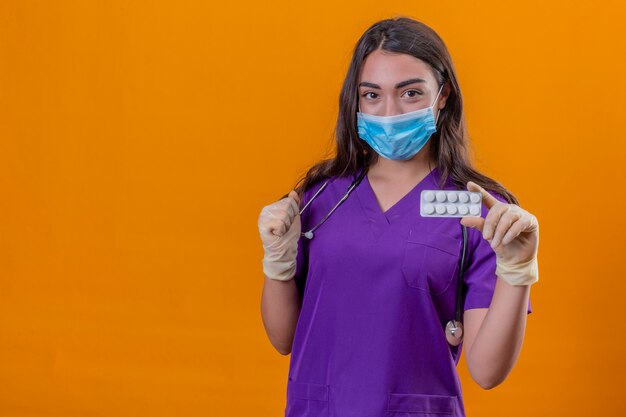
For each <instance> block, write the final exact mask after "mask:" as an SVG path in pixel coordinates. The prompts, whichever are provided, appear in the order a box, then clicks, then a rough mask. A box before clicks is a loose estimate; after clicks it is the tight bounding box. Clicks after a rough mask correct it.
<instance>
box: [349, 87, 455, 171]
mask: <svg viewBox="0 0 626 417" xmlns="http://www.w3.org/2000/svg"><path fill="white" fill-rule="evenodd" d="M443 86H444V84H442V85H441V87H440V88H439V92H438V93H437V97H435V101H434V102H433V104H432V105H431V106H430V107H426V108H424V109H419V110H415V111H412V112H408V113H403V114H397V115H394V116H375V115H373V114H365V113H361V107H360V106H359V111H358V112H357V114H356V115H357V127H358V133H359V137H360V138H361V139H363V140H364V141H365V142H367V143H368V144H369V145H370V146H371V147H372V149H374V150H375V151H376V152H378V154H379V155H381V156H383V157H385V158H387V159H395V160H407V159H411V158H412V157H413V156H415V155H416V154H417V153H418V152H419V151H420V149H422V148H423V147H424V145H426V142H428V139H430V136H431V135H432V134H433V133H435V132H436V131H437V120H436V119H435V117H434V113H433V112H434V110H433V106H434V105H435V103H436V102H437V99H438V98H439V94H440V93H441V90H442V89H443ZM437 118H439V112H437Z"/></svg>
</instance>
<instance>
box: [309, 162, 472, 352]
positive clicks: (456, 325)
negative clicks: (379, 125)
mask: <svg viewBox="0 0 626 417" xmlns="http://www.w3.org/2000/svg"><path fill="white" fill-rule="evenodd" d="M365 175H367V168H364V169H363V171H362V172H361V174H360V175H359V177H358V178H357V177H356V176H355V175H354V176H353V177H354V179H353V181H352V183H351V184H350V186H349V187H348V190H347V191H346V193H345V194H344V195H343V197H341V200H339V202H338V203H337V204H335V206H334V207H333V208H332V209H331V210H330V211H329V212H328V214H326V216H324V218H322V220H321V221H320V222H319V223H318V224H316V225H315V227H313V228H312V229H311V230H309V231H307V232H302V233H300V235H301V236H304V237H306V238H307V239H309V240H311V239H313V237H314V233H313V232H315V230H317V228H318V227H320V226H321V225H322V224H323V223H324V222H325V221H326V219H328V217H330V215H331V214H333V212H334V211H335V210H336V209H337V207H339V205H340V204H341V203H343V202H344V201H345V200H346V199H347V198H348V196H349V195H350V193H351V192H352V191H353V190H354V189H355V188H356V187H357V186H358V185H359V184H360V183H361V181H363V178H365ZM329 181H330V179H328V180H326V182H324V184H322V186H321V187H320V188H319V190H317V192H316V193H315V194H314V195H313V197H311V199H310V200H309V201H308V202H307V203H306V205H305V206H304V207H302V210H300V215H302V213H303V212H304V210H306V208H307V207H308V206H309V204H311V202H313V200H315V198H316V197H317V196H318V195H319V194H320V193H321V192H322V190H324V188H326V185H327V184H328V182H329ZM461 227H462V228H463V251H462V254H461V265H460V267H459V274H458V285H457V292H456V294H457V296H456V308H455V313H454V320H449V321H448V323H446V327H445V334H446V340H447V341H448V343H449V344H450V345H451V346H458V345H460V344H461V342H462V341H463V323H462V322H461V314H462V311H463V273H464V272H465V259H466V253H467V227H466V226H463V225H461Z"/></svg>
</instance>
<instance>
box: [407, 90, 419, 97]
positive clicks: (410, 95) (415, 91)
mask: <svg viewBox="0 0 626 417" xmlns="http://www.w3.org/2000/svg"><path fill="white" fill-rule="evenodd" d="M410 93H415V94H410ZM406 94H408V96H409V97H417V96H418V95H419V96H421V95H422V93H421V92H420V91H417V90H408V91H407V92H406Z"/></svg>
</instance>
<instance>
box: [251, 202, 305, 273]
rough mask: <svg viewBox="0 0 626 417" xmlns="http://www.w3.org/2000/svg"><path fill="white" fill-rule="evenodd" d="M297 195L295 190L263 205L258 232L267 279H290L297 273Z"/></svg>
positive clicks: (298, 213) (298, 209) (298, 224)
mask: <svg viewBox="0 0 626 417" xmlns="http://www.w3.org/2000/svg"><path fill="white" fill-rule="evenodd" d="M299 205H300V198H299V197H298V193H296V192H295V190H292V191H291V192H289V195H288V196H287V197H285V198H283V199H282V200H278V201H277V202H275V203H273V204H270V205H268V206H265V207H263V209H262V210H261V214H260V215H259V221H258V225H259V233H260V235H261V241H262V242H263V249H264V250H265V256H264V257H263V272H264V273H265V275H266V276H267V277H268V278H270V279H275V280H278V281H289V280H290V279H293V277H294V276H295V275H296V255H297V254H298V239H299V238H300V233H301V225H300V207H299Z"/></svg>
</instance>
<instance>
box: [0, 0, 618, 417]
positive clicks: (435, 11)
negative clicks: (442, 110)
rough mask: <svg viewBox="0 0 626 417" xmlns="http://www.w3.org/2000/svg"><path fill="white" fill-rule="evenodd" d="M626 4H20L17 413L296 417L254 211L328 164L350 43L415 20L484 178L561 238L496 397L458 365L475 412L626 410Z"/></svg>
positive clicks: (14, 239)
mask: <svg viewBox="0 0 626 417" xmlns="http://www.w3.org/2000/svg"><path fill="white" fill-rule="evenodd" d="M625 12H626V10H625V6H624V5H623V2H621V1H604V2H602V1H600V2H588V1H576V2H572V1H564V0H562V1H545V0H541V1H536V0H532V1H524V2H508V3H507V4H506V5H504V4H503V3H502V2H500V1H489V2H487V1H483V2H476V1H471V2H470V1H455V2H443V3H442V2H415V1H402V2H400V1H396V2H393V1H390V2H381V1H343V2H337V1H322V2H319V1H318V2H315V3H313V2H296V1H274V2H269V3H267V2H249V3H242V2H225V3H223V4H221V3H215V2H211V1H170V2H156V1H17V0H16V1H8V0H4V1H2V2H0V135H1V136H0V191H1V194H0V415H1V416H139V415H145V416H148V415H149V416H174V415H186V416H196V415H197V416H207V415H210V416H222V415H228V416H239V415H241V416H250V415H255V416H279V415H282V413H283V410H284V406H285V387H286V381H287V371H288V363H289V357H288V356H281V355H280V354H279V353H277V352H276V351H275V350H274V349H273V347H272V346H271V344H270V343H269V340H268V339H267V336H266V334H265V331H264V329H263V325H262V322H261V315H260V296H261V290H262V286H263V273H262V269H261V259H262V256H263V251H262V247H261V242H260V239H259V236H258V230H257V218H258V215H259V212H260V210H261V208H262V207H263V206H264V205H267V204H270V203H271V202H272V201H274V200H276V199H278V198H279V197H280V196H282V195H283V194H285V193H287V192H288V191H289V190H290V189H291V188H292V187H293V185H294V184H295V182H296V180H297V179H298V178H299V176H300V175H301V174H303V173H304V172H305V170H306V169H307V168H308V167H309V166H310V165H311V164H313V163H314V162H316V161H318V160H319V159H320V158H322V157H323V156H324V155H325V152H326V150H327V149H330V148H329V140H330V139H331V137H332V129H333V126H334V122H335V117H336V113H337V101H338V94H339V89H340V85H341V82H342V80H343V77H344V75H345V71H346V69H347V65H348V60H349V58H350V55H351V52H352V48H353V47H354V45H355V43H356V41H357V39H358V37H359V36H360V35H361V34H362V33H363V31H364V30H365V29H366V28H367V27H369V25H371V24H372V23H374V22H375V21H377V20H379V19H383V18H387V17H391V16H394V15H398V14H402V15H407V16H410V17H413V18H416V19H418V20H422V21H423V22H424V23H426V24H428V25H429V26H431V27H433V29H435V30H436V31H437V32H438V33H439V34H440V35H441V36H442V38H443V39H444V41H445V42H446V44H447V45H448V48H449V50H450V52H451V54H452V57H453V60H454V63H455V66H456V69H457V71H458V76H459V79H460V83H461V88H462V90H463V93H464V99H465V105H466V107H465V110H466V115H467V119H468V124H469V131H470V134H471V136H472V138H473V148H474V150H475V157H476V164H477V167H478V168H479V169H481V170H482V171H483V172H485V173H486V174H487V175H489V176H491V177H493V178H495V179H497V180H498V181H500V182H502V183H503V184H504V185H505V186H506V187H507V188H509V189H510V190H511V191H512V192H513V193H514V194H516V195H517V197H518V198H519V199H520V202H521V205H522V206H523V207H524V208H526V209H527V210H528V211H530V212H531V213H533V214H535V215H536V216H537V217H538V219H539V222H540V226H541V238H540V246H539V265H540V281H539V283H538V284H537V285H536V286H534V287H533V289H532V292H531V300H532V303H533V313H532V314H531V315H530V316H529V322H528V328H527V333H526V340H525V344H524V348H523V351H522V353H521V356H520V358H519V360H518V363H517V365H516V367H515V369H514V370H513V372H512V373H511V374H510V375H509V377H508V379H507V380H506V381H505V382H504V384H503V385H501V386H499V387H497V388H495V389H493V390H490V391H483V390H482V389H480V388H479V387H478V386H477V385H476V384H475V383H474V382H473V381H472V380H471V378H470V377H469V374H468V372H467V369H466V365H465V362H464V361H462V362H461V363H460V365H459V371H460V373H461V376H462V382H463V386H464V393H465V399H466V407H467V412H468V415H469V416H553V415H568V416H589V415H619V414H620V413H621V414H622V415H623V414H624V413H625V412H626V404H625V403H624V402H623V401H620V400H619V398H621V397H622V387H623V385H624V377H625V376H626V375H625V371H626V365H625V364H624V360H623V358H624V356H626V348H625V346H626V336H625V335H626V333H625V332H624V331H623V329H622V328H621V326H622V321H623V318H624V309H623V305H624V293H625V290H626V279H625V278H624V266H623V264H622V263H621V262H620V261H619V259H620V257H622V256H623V253H624V251H625V249H626V247H625V246H626V245H625V244H624V241H625V240H626V237H625V227H624V221H623V219H624V208H625V207H624V206H625V204H624V203H625V201H626V193H625V192H624V190H622V189H621V185H622V184H623V182H624V181H623V180H624V164H625V163H626V158H625V156H626V155H625V149H626V146H625V145H624V131H626V117H625V114H624V113H625V111H626V109H625V107H624V98H625V97H626V88H625V83H624V80H623V77H624V74H625V73H626V63H625V58H624V51H625V50H626V48H625V46H624V38H625V34H624V23H623V22H624V21H625V19H626V13H625ZM602 193H606V194H605V195H604V197H605V198H606V199H601V197H603V194H602ZM601 204H605V207H602V206H601ZM594 205H595V206H594Z"/></svg>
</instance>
